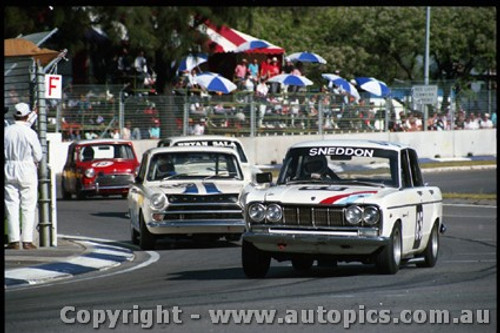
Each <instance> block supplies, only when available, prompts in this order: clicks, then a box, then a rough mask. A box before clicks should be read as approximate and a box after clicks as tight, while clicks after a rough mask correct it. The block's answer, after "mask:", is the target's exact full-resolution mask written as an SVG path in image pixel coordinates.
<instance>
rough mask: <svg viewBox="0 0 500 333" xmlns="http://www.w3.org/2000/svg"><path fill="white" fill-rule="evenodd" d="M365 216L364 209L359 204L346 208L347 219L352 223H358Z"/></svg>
mask: <svg viewBox="0 0 500 333" xmlns="http://www.w3.org/2000/svg"><path fill="white" fill-rule="evenodd" d="M362 217H363V210H362V209H361V208H360V207H359V206H349V207H347V209H346V210H345V219H346V221H347V222H348V223H350V224H358V223H359V222H361V219H362Z"/></svg>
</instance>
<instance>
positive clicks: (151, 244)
mask: <svg viewBox="0 0 500 333" xmlns="http://www.w3.org/2000/svg"><path fill="white" fill-rule="evenodd" d="M139 228H140V229H141V233H140V235H139V247H140V248H141V249H143V250H154V249H155V243H156V239H155V236H154V235H153V234H152V233H150V232H149V230H148V228H147V227H146V222H144V217H143V216H142V212H140V213H139Z"/></svg>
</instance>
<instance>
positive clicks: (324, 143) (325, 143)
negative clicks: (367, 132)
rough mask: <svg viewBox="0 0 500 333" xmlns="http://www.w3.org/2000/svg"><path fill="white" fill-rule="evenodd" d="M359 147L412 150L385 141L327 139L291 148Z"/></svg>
mask: <svg viewBox="0 0 500 333" xmlns="http://www.w3.org/2000/svg"><path fill="white" fill-rule="evenodd" d="M338 146H345V147H359V148H378V149H386V150H394V151H401V150H403V149H407V148H411V147H410V146H409V145H407V144H402V143H399V142H389V141H383V140H361V139H325V140H310V141H303V142H299V143H296V144H294V145H292V146H291V147H290V149H293V148H304V147H338Z"/></svg>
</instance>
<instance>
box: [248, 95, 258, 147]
mask: <svg viewBox="0 0 500 333" xmlns="http://www.w3.org/2000/svg"><path fill="white" fill-rule="evenodd" d="M249 98H250V137H251V138H253V137H255V133H256V131H255V127H256V124H257V122H256V121H255V102H254V99H253V94H252V95H250V96H249Z"/></svg>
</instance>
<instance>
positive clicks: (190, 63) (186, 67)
mask: <svg viewBox="0 0 500 333" xmlns="http://www.w3.org/2000/svg"><path fill="white" fill-rule="evenodd" d="M207 61H208V56H206V55H205V54H195V55H189V56H187V57H186V58H184V59H182V60H181V62H180V64H179V68H178V69H177V71H178V72H184V71H191V70H192V69H193V68H195V67H197V66H199V65H201V64H203V63H204V62H207Z"/></svg>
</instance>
